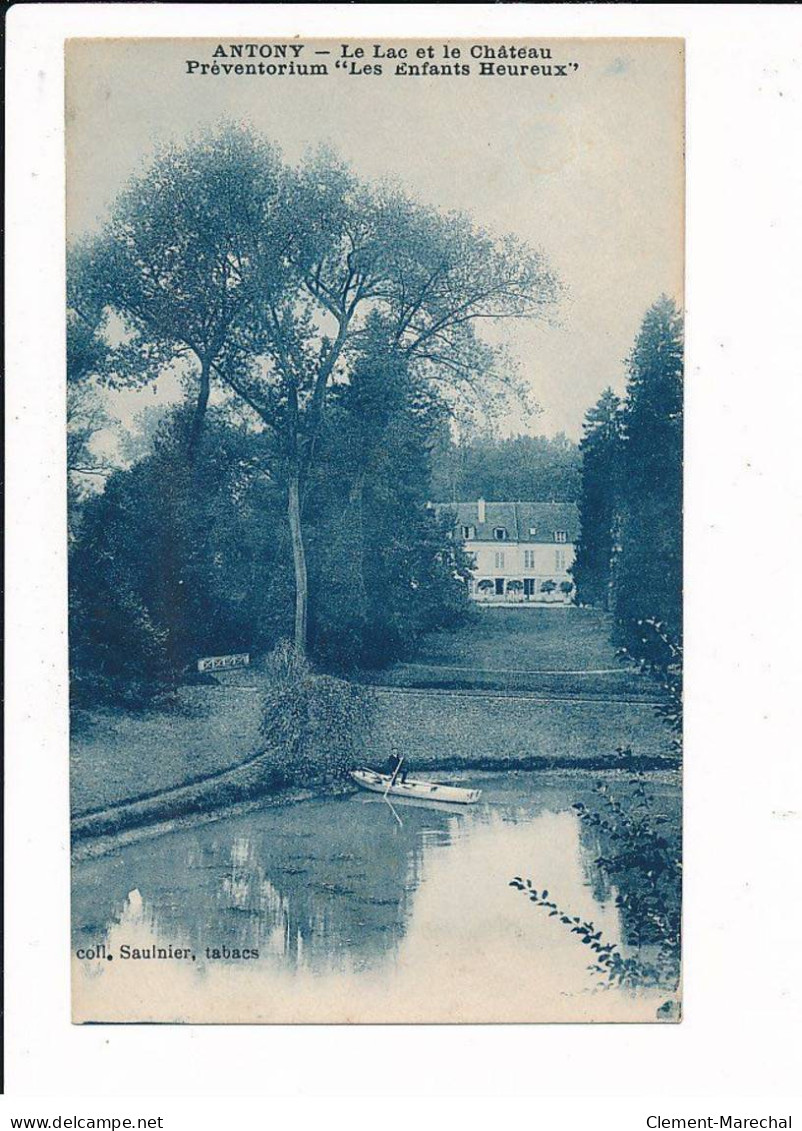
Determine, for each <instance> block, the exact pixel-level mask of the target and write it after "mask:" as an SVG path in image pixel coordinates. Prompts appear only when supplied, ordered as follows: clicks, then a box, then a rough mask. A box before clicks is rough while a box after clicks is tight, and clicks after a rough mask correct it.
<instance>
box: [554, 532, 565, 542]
mask: <svg viewBox="0 0 802 1131" xmlns="http://www.w3.org/2000/svg"><path fill="white" fill-rule="evenodd" d="M554 541H555V542H567V541H568V534H567V533H566V531H565V530H555V531H554Z"/></svg>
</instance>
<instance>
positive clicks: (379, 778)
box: [351, 770, 482, 805]
mask: <svg viewBox="0 0 802 1131" xmlns="http://www.w3.org/2000/svg"><path fill="white" fill-rule="evenodd" d="M351 777H352V778H353V780H354V781H355V782H356V784H357V785H358V786H361V787H362V789H369V790H370V791H371V793H383V794H385V795H386V796H387V797H406V798H408V799H409V800H417V801H445V802H448V803H449V804H451V805H473V804H475V803H476V802H477V801H478V800H479V798H480V797H481V795H482V791H481V789H463V788H462V787H461V786H458V785H438V784H437V783H436V782H431V781H419V780H417V779H415V778H407V779H406V781H401V779H400V778H398V779H396V781H394V782H393V783H392V785H391V784H390V781H391V779H390V775H389V774H377V773H376V772H375V771H374V770H352V771H351Z"/></svg>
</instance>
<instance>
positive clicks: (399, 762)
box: [384, 754, 404, 801]
mask: <svg viewBox="0 0 802 1131" xmlns="http://www.w3.org/2000/svg"><path fill="white" fill-rule="evenodd" d="M403 761H404V755H403V754H402V755H401V757H400V758H399V759H398V765H397V766H396V768H395V769H394V770H393V776H392V777H391V778H390V780H389V781H388V783H387V789H385V791H384V800H385V801H386V800H387V794H388V793H389V792H390V790H391V788H392V787H393V786H394V785H395V779H396V778H397V777H398V774H399V771H400V769H401V763H402V762H403Z"/></svg>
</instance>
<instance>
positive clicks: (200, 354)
mask: <svg viewBox="0 0 802 1131" xmlns="http://www.w3.org/2000/svg"><path fill="white" fill-rule="evenodd" d="M281 172H282V170H281V166H280V163H279V160H278V157H277V154H276V151H275V150H274V149H273V148H272V147H271V146H270V145H269V144H267V143H266V142H264V141H261V140H260V139H258V138H256V137H255V136H254V135H252V134H251V133H249V132H247V131H239V130H228V131H225V132H223V133H220V134H216V135H214V136H212V137H210V138H204V139H202V140H200V141H196V142H193V143H192V144H190V145H188V146H186V147H185V148H180V147H177V146H171V147H168V148H166V149H165V150H164V151H163V152H161V153H160V154H159V156H158V157H157V159H156V161H155V162H154V165H153V167H152V169H151V170H150V171H149V172H148V174H146V175H145V176H142V177H138V178H135V179H133V180H132V181H131V182H130V183H129V185H128V186H127V188H126V189H125V190H124V192H123V193H122V194H121V195H120V197H119V198H118V199H117V201H116V202H115V205H114V207H113V210H112V215H111V218H110V220H109V222H108V224H107V225H106V227H105V229H104V231H103V233H102V234H101V236H100V237H98V238H95V239H90V240H87V241H84V242H83V243H80V244H78V245H77V246H76V247H75V248H73V249H72V250H71V253H70V256H69V261H68V303H69V305H70V307H71V309H72V311H73V313H74V315H76V316H77V318H78V319H79V320H82V321H86V319H87V311H96V310H97V309H98V308H105V309H107V310H111V311H113V312H114V313H115V314H116V315H117V316H118V317H119V319H120V320H121V322H122V327H121V331H120V330H119V329H118V335H119V336H121V338H122V340H121V341H120V342H119V343H118V344H117V346H116V348H115V349H114V350H113V351H112V353H111V356H110V358H109V361H108V364H107V366H106V373H105V377H106V380H107V381H108V382H109V383H110V384H113V385H114V384H118V385H123V384H124V385H135V384H146V383H148V382H150V381H153V380H155V379H156V378H158V377H159V376H160V374H161V373H162V372H163V371H164V370H165V369H166V368H167V367H169V366H171V365H174V364H176V363H184V369H185V371H188V376H189V377H190V378H191V379H192V378H194V380H195V381H196V382H197V384H196V394H195V411H194V415H193V419H192V426H191V428H190V430H189V435H188V441H187V442H188V447H189V451H190V454H191V455H192V456H194V455H195V453H196V450H197V446H198V443H199V440H200V436H201V430H202V427H203V421H204V417H205V414H206V409H207V406H208V403H209V397H210V393H211V389H212V382H213V378H214V372H215V366H216V365H217V364H219V362H220V359H221V357H222V355H223V353H224V352H225V351H226V350H227V349H228V350H230V349H231V348H232V343H233V339H234V334H235V331H236V330H238V329H239V330H240V331H242V330H244V329H246V328H247V326H248V325H249V321H250V317H251V309H250V303H251V300H252V298H253V291H252V283H253V271H252V269H251V258H250V256H251V246H250V244H251V240H250V233H251V232H252V230H253V229H255V228H256V229H258V230H259V231H260V233H261V236H260V238H261V240H262V242H263V243H264V242H269V241H270V240H271V239H272V240H275V241H277V242H278V243H279V244H280V245H282V246H283V243H284V233H283V232H281V231H280V230H279V229H280V225H281V218H282V217H284V218H285V217H286V208H285V207H282V204H283V202H282V200H281V193H282V188H283V181H282V178H281ZM266 258H267V257H264V256H263V259H266ZM278 263H279V259H278V257H277V256H275V255H274V256H273V257H272V260H271V264H272V266H273V267H274V268H275V267H276V266H277V265H278ZM262 270H264V266H262ZM272 285H273V286H274V287H275V280H274V281H273V284H272ZM187 362H189V366H188V367H187V365H186V363H187Z"/></svg>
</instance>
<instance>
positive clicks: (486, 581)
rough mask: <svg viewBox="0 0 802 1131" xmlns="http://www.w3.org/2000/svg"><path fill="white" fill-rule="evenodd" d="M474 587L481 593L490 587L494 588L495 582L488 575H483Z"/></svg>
mask: <svg viewBox="0 0 802 1131" xmlns="http://www.w3.org/2000/svg"><path fill="white" fill-rule="evenodd" d="M476 587H477V589H480V590H481V591H482V592H483V593H488V592H489V591H490V590H491V589H495V584H494V583H493V582H492V581H491V580H490V578H489V577H483V578H482V580H481V581H480V582H478V583H477V586H476Z"/></svg>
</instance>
